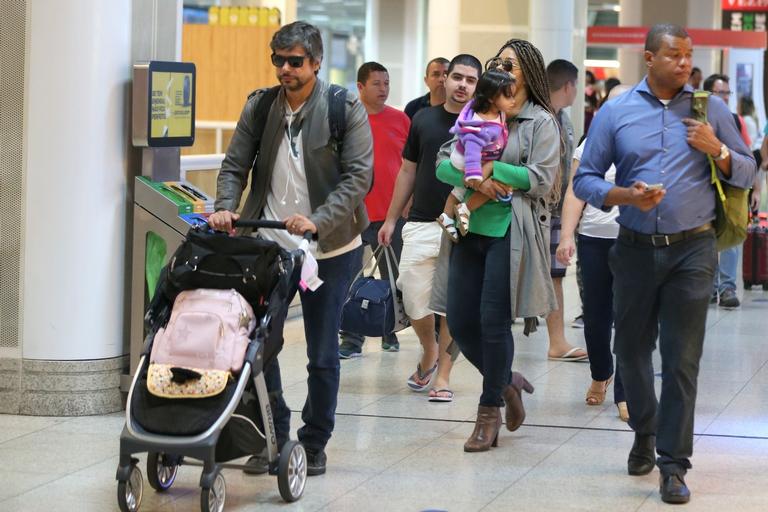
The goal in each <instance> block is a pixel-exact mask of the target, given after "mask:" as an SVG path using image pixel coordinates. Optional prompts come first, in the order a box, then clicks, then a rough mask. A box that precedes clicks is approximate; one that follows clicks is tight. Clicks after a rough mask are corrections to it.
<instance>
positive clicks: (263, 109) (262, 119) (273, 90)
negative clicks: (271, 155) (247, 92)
mask: <svg viewBox="0 0 768 512" xmlns="http://www.w3.org/2000/svg"><path fill="white" fill-rule="evenodd" d="M280 87H281V86H279V85H276V86H274V87H270V88H269V89H259V90H257V91H254V92H252V93H251V96H253V95H254V94H256V93H257V92H259V91H264V93H263V94H262V95H261V98H259V102H258V103H256V110H255V112H254V116H253V124H254V126H253V140H254V142H256V143H258V145H259V150H260V149H261V136H262V134H263V133H264V125H266V124H267V117H268V116H269V110H270V109H271V108H272V104H273V103H274V102H275V100H276V99H277V94H278V93H279V92H280ZM249 97H250V96H249Z"/></svg>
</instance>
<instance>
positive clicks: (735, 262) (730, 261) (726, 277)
mask: <svg viewBox="0 0 768 512" xmlns="http://www.w3.org/2000/svg"><path fill="white" fill-rule="evenodd" d="M740 249H741V246H740V245H737V246H735V247H731V248H730V249H725V250H724V251H720V261H719V262H718V263H717V265H716V266H715V279H714V284H713V287H714V289H713V291H712V295H714V294H716V293H723V292H724V291H725V290H736V274H737V273H738V272H739V252H740Z"/></svg>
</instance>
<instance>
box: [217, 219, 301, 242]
mask: <svg viewBox="0 0 768 512" xmlns="http://www.w3.org/2000/svg"><path fill="white" fill-rule="evenodd" d="M232 227H235V228H252V229H259V228H263V229H288V228H287V227H286V226H285V222H283V221H279V220H242V219H238V220H236V221H234V222H233V223H232ZM313 237H314V234H313V233H312V232H311V231H305V232H304V238H305V239H307V240H312V238H313Z"/></svg>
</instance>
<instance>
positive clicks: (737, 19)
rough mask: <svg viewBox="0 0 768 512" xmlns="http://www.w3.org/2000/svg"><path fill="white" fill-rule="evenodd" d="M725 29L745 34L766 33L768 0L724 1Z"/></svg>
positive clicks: (722, 6)
mask: <svg viewBox="0 0 768 512" xmlns="http://www.w3.org/2000/svg"><path fill="white" fill-rule="evenodd" d="M721 8H722V11H723V28H724V29H725V30H735V31H740V32H741V31H743V32H765V31H766V25H768V0H722V2H721Z"/></svg>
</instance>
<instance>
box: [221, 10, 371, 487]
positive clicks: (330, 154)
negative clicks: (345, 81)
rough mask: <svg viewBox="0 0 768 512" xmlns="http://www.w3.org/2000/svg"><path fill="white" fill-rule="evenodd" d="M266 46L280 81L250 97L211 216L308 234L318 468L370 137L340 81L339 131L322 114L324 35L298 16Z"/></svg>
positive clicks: (295, 238)
mask: <svg viewBox="0 0 768 512" xmlns="http://www.w3.org/2000/svg"><path fill="white" fill-rule="evenodd" d="M270 48H271V49H272V52H273V53H272V64H274V66H275V71H276V75H277V79H278V80H279V82H280V85H279V86H278V87H277V88H272V89H264V90H259V91H256V92H255V93H254V94H252V95H251V96H250V97H249V98H248V101H247V102H246V104H245V108H244V109H243V112H242V114H241V116H240V120H239V121H238V123H237V127H236V129H235V133H234V135H233V137H232V142H231V143H230V145H229V148H228V149H227V154H226V157H225V158H224V161H223V162H222V166H221V172H220V173H219V177H218V189H217V194H216V205H215V209H216V213H214V214H213V215H211V216H210V218H209V224H210V225H211V227H213V228H214V229H218V230H221V231H227V232H231V231H232V222H233V221H235V220H237V219H238V218H240V217H242V218H244V219H265V220H277V221H284V222H285V224H286V227H287V231H285V230H267V229H260V230H259V231H258V236H261V237H263V238H265V239H268V240H274V241H276V242H278V243H279V244H280V245H281V246H283V247H284V248H286V249H296V248H297V247H298V246H299V243H300V242H301V241H302V235H303V234H304V233H305V232H307V231H310V232H312V233H313V234H314V235H315V236H316V239H317V241H316V242H312V243H311V244H310V251H311V253H312V255H313V256H314V257H315V258H316V259H317V262H318V267H319V270H318V274H319V278H320V279H321V280H322V281H323V284H322V285H321V286H320V287H319V288H317V289H316V290H314V291H311V290H309V289H307V290H305V291H300V292H299V295H300V297H301V306H302V312H303V318H304V334H305V337H306V343H307V356H308V359H309V364H308V365H307V371H308V374H309V376H308V379H307V387H308V395H307V400H306V402H305V404H304V409H303V411H302V415H301V417H302V420H304V426H303V427H301V428H300V429H299V431H298V438H299V440H300V441H301V442H302V443H303V444H304V447H305V448H306V451H307V474H308V475H320V474H323V473H325V467H326V455H325V446H326V444H327V443H328V440H329V439H330V437H331V433H332V431H333V427H334V422H335V413H336V403H337V396H338V391H339V339H338V331H339V325H340V321H341V309H342V305H343V303H344V299H345V296H346V293H347V290H348V288H349V285H350V282H351V280H352V277H353V275H352V269H353V268H354V267H355V266H356V265H359V263H356V262H359V260H360V258H361V257H362V240H361V237H360V234H361V233H362V232H363V230H365V228H366V227H367V226H368V216H367V214H366V211H365V205H364V204H363V200H364V198H365V195H366V193H367V192H368V190H369V188H370V185H371V180H372V168H373V143H372V139H371V129H370V126H369V124H368V116H367V114H366V111H365V108H364V106H363V105H362V103H361V102H360V100H359V99H358V98H357V97H356V96H355V95H353V94H351V93H349V92H348V91H346V90H343V89H338V90H337V89H332V91H335V94H343V95H345V97H344V98H343V104H342V106H343V108H344V110H345V114H344V118H345V120H346V122H345V125H346V128H345V129H344V132H343V135H342V136H341V139H340V140H334V136H333V134H332V133H331V128H330V126H329V121H328V119H329V117H332V112H330V113H329V110H330V106H331V97H330V96H329V85H328V84H326V83H325V82H323V81H322V80H320V79H319V78H317V73H318V71H319V69H320V65H321V63H322V60H323V41H322V38H321V36H320V31H319V30H318V29H317V28H316V27H314V26H312V25H310V24H308V23H304V22H301V21H297V22H295V23H291V24H290V25H286V26H284V27H282V28H281V29H280V30H278V31H277V32H276V33H275V34H274V36H273V37H272V41H271V43H270ZM265 94H272V95H273V96H272V97H274V100H273V101H272V102H271V105H269V110H268V114H267V115H266V123H265V124H264V126H263V128H262V127H259V126H256V123H257V122H258V119H259V116H258V114H259V112H263V111H260V110H259V108H260V103H259V102H260V100H261V98H262V97H263V96H264V95H265ZM267 98H269V96H268V97H267ZM334 101H338V97H336V98H335V99H334ZM336 104H338V103H336ZM259 134H260V136H259V137H258V138H257V139H255V138H254V137H255V136H258V135H259ZM252 168H253V172H252V173H251V169H252ZM249 173H250V174H251V188H250V190H249V191H248V193H247V197H246V202H245V206H244V207H243V211H242V213H241V214H239V215H238V214H237V213H234V212H235V211H236V210H237V207H238V205H239V202H240V197H241V194H242V192H243V189H244V187H245V184H246V182H247V180H248V177H249V176H248V175H249ZM273 330H274V331H275V332H281V331H282V325H273ZM265 378H266V379H267V386H268V388H269V391H270V401H271V402H273V413H274V420H275V430H276V435H277V443H278V447H282V446H283V445H284V444H285V442H286V441H287V440H288V437H289V429H290V423H289V422H290V410H289V409H288V406H287V405H286V403H285V400H284V399H283V397H282V386H281V383H280V368H279V366H278V364H277V360H276V359H274V360H273V361H272V362H271V363H270V364H269V365H268V366H267V367H266V368H265ZM248 464H249V466H251V468H252V470H251V471H248V472H252V473H259V472H264V471H266V470H267V468H266V464H265V460H264V457H263V456H256V457H252V458H251V460H249V462H248Z"/></svg>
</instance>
